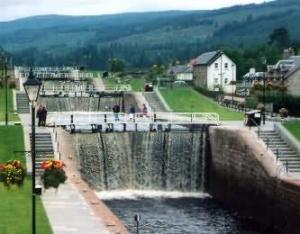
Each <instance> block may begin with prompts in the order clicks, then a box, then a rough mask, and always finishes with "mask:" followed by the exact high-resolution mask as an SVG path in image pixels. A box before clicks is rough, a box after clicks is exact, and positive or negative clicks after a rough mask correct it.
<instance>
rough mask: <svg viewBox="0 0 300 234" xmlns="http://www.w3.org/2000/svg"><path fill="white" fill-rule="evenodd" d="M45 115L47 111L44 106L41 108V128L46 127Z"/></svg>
mask: <svg viewBox="0 0 300 234" xmlns="http://www.w3.org/2000/svg"><path fill="white" fill-rule="evenodd" d="M47 113H48V111H47V108H46V106H43V107H42V126H44V127H45V126H46V121H47Z"/></svg>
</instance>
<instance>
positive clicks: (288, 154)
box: [260, 130, 300, 173]
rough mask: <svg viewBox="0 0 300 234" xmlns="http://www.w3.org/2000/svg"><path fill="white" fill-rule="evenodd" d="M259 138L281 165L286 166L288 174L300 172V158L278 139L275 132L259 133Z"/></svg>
mask: <svg viewBox="0 0 300 234" xmlns="http://www.w3.org/2000/svg"><path fill="white" fill-rule="evenodd" d="M260 138H261V139H262V140H263V141H264V142H265V143H266V145H267V146H268V147H269V148H270V149H271V150H272V151H273V153H274V154H275V155H277V157H278V159H279V160H280V161H281V162H282V164H283V165H284V166H287V168H288V171H289V172H292V173H299V172H300V156H299V155H298V154H297V152H296V151H295V150H294V149H292V148H291V147H290V146H289V145H288V144H287V143H286V142H285V141H284V140H283V139H282V138H281V137H280V135H279V134H278V133H277V132H275V131H272V130H269V131H262V132H261V133H260Z"/></svg>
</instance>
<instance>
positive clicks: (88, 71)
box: [85, 70, 101, 79]
mask: <svg viewBox="0 0 300 234" xmlns="http://www.w3.org/2000/svg"><path fill="white" fill-rule="evenodd" d="M85 72H86V73H93V77H91V78H92V79H95V78H98V74H99V73H101V72H100V71H98V70H86V71H85Z"/></svg>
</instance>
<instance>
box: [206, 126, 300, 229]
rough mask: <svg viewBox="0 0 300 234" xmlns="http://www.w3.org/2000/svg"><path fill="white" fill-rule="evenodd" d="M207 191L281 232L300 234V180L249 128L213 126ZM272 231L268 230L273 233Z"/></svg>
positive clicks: (226, 203)
mask: <svg viewBox="0 0 300 234" xmlns="http://www.w3.org/2000/svg"><path fill="white" fill-rule="evenodd" d="M210 145H211V155H210V160H209V162H208V165H209V176H208V177H209V183H208V187H207V189H208V192H209V193H210V194H211V195H212V196H213V197H215V198H216V199H217V200H219V201H220V202H222V203H224V204H225V205H228V206H229V207H232V208H235V209H237V210H238V211H240V212H241V213H242V214H244V215H247V216H252V217H254V218H255V219H256V220H257V221H258V222H260V223H263V224H264V225H265V226H267V227H268V228H270V230H271V229H274V228H275V227H276V230H277V231H279V232H280V233H300V229H299V228H300V222H299V220H300V181H299V180H298V181H297V180H295V179H293V178H290V177H287V176H286V175H285V173H284V172H283V170H282V169H281V167H280V166H279V165H278V164H277V162H276V159H275V157H274V155H273V154H272V153H271V152H268V151H267V150H266V147H265V145H264V144H263V143H262V142H261V141H260V140H258V139H257V136H256V135H255V134H254V133H253V132H251V131H249V130H248V129H238V128H237V129H232V128H228V127H227V128H226V127H212V128H211V129H210ZM270 230H269V231H270Z"/></svg>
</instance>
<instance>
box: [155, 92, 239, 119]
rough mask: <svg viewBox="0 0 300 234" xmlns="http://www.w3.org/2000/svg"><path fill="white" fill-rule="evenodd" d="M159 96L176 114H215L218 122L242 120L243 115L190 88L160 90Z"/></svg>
mask: <svg viewBox="0 0 300 234" xmlns="http://www.w3.org/2000/svg"><path fill="white" fill-rule="evenodd" d="M160 92H161V94H162V95H163V97H164V98H165V100H166V102H167V103H168V104H169V106H170V108H171V109H172V110H174V111H176V112H215V113H218V114H219V116H220V120H242V119H243V114H242V113H239V112H234V111H231V110H229V109H227V108H225V107H223V106H220V105H219V104H218V103H216V102H215V101H213V100H212V99H210V98H208V97H205V96H203V95H201V94H199V93H198V92H197V91H195V90H194V89H192V88H176V89H161V90H160Z"/></svg>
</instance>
